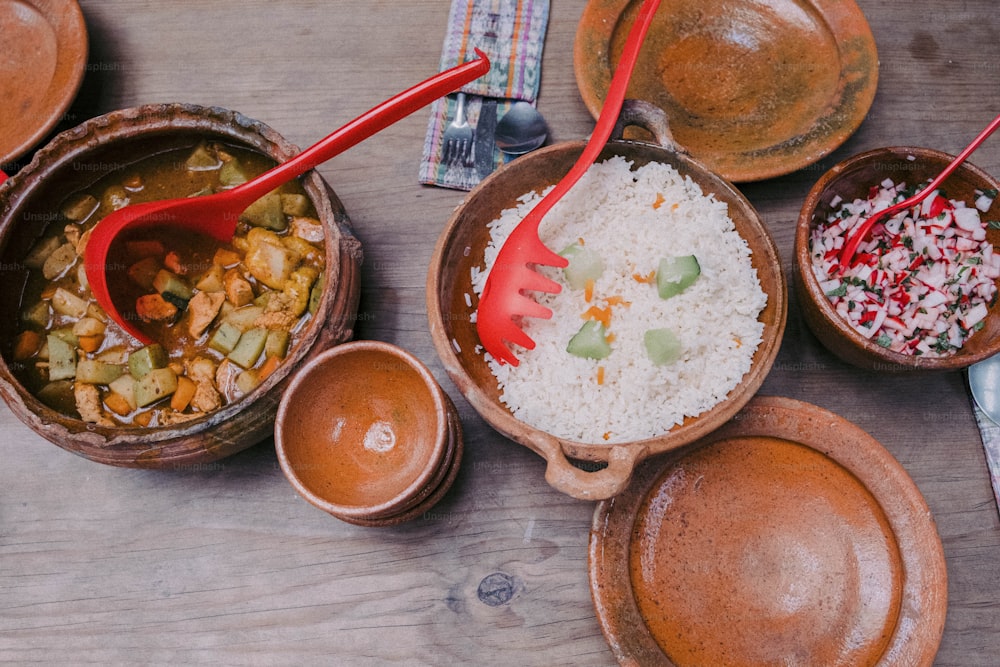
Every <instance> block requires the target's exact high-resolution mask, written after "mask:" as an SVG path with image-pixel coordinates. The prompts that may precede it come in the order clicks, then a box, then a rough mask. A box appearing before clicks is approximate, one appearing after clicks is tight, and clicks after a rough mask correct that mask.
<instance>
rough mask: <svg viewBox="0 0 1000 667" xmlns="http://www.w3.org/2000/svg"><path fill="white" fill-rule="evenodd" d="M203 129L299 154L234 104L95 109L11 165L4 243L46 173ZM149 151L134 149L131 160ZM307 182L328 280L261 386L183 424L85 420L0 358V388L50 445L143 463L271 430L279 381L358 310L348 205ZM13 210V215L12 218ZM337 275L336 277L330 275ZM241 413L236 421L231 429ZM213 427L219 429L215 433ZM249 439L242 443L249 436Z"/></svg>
mask: <svg viewBox="0 0 1000 667" xmlns="http://www.w3.org/2000/svg"><path fill="white" fill-rule="evenodd" d="M147 136H148V137H154V138H155V137H184V136H191V137H192V138H194V137H198V136H209V137H213V138H217V139H219V140H222V141H231V142H235V143H237V144H239V145H243V146H245V147H247V148H248V149H250V150H254V151H256V152H258V153H262V154H264V155H266V156H267V157H269V158H270V159H273V160H278V161H280V160H287V159H288V158H289V157H291V156H293V155H295V154H296V153H298V150H299V149H298V148H297V147H296V146H294V145H293V144H291V143H290V142H288V141H287V140H286V139H285V138H284V137H282V136H281V135H280V134H278V133H277V132H276V131H275V130H274V129H272V128H271V127H270V126H268V125H266V124H264V123H262V122H260V121H256V120H253V119H251V118H248V117H246V116H244V115H243V114H240V113H238V112H235V111H231V110H228V109H223V108H220V107H204V106H200V105H195V104H183V103H166V104H149V105H142V106H138V107H130V108H125V109H119V110H116V111H112V112H109V113H107V114H104V115H101V116H97V117H95V118H91V119H89V120H87V121H85V122H83V123H81V124H80V125H78V126H76V127H74V128H71V129H68V130H65V131H64V132H61V133H60V134H58V135H57V136H56V137H55V138H53V140H52V141H50V142H49V143H48V144H46V145H45V146H43V147H42V148H40V149H39V150H38V151H36V152H35V154H34V155H33V156H32V159H31V161H30V162H29V163H28V165H26V166H25V167H24V168H23V169H21V170H20V171H19V172H18V173H17V174H15V175H14V176H12V177H10V178H9V179H7V180H6V181H4V182H3V183H2V184H0V243H2V244H3V248H2V250H4V251H5V249H6V244H7V243H8V241H9V236H10V235H12V234H14V233H15V231H14V230H13V229H12V228H13V227H14V226H15V225H17V224H20V216H21V215H22V214H23V213H24V209H25V207H27V206H29V204H30V202H31V201H32V200H33V199H35V198H37V197H38V196H39V192H40V191H42V190H44V188H45V187H46V185H47V184H48V183H49V182H50V180H51V179H52V178H55V177H56V176H58V175H59V174H60V173H62V172H63V171H65V170H66V169H72V168H73V167H74V165H76V164H89V163H90V162H92V161H93V160H95V159H97V158H99V157H100V153H95V151H101V150H103V149H105V148H107V147H109V146H110V147H112V148H116V147H118V146H120V145H121V146H128V145H131V144H136V145H139V144H140V143H141V141H140V140H141V139H142V138H143V137H147ZM142 157H145V155H140V156H139V157H137V158H136V160H138V159H141V158H142ZM303 184H304V186H305V188H306V191H307V193H308V194H309V197H310V199H311V200H312V202H313V204H314V205H315V207H316V209H317V213H318V215H319V217H320V219H321V220H322V221H323V226H324V230H325V232H326V233H327V238H326V264H327V269H326V271H327V276H328V277H330V278H331V280H330V282H329V283H328V289H325V290H324V292H323V298H322V300H321V302H320V306H319V309H318V310H317V313H316V315H315V318H316V319H315V320H314V323H315V324H316V326H312V325H310V326H309V327H308V328H307V330H306V331H304V332H303V334H302V337H301V338H300V340H299V341H298V343H297V344H296V346H295V348H294V349H293V350H292V352H291V353H290V354H289V356H288V358H287V359H286V361H285V363H283V364H281V365H279V367H278V368H277V370H275V372H274V373H272V374H271V375H270V376H269V377H268V378H267V379H266V380H265V381H264V382H263V383H261V385H260V386H258V387H257V388H256V389H254V390H253V391H252V392H250V393H248V394H247V395H245V396H243V397H241V398H240V399H239V400H237V401H234V402H232V403H230V404H229V405H226V406H223V407H222V408H220V409H219V410H216V411H214V412H212V413H209V414H207V415H204V416H201V417H197V418H195V419H191V420H189V421H186V422H182V423H180V424H173V425H166V426H157V427H152V428H142V427H105V426H98V425H95V424H87V423H85V422H83V421H81V420H79V419H74V418H71V417H69V416H67V415H63V414H62V413H60V412H58V411H56V410H53V409H52V408H50V407H48V406H47V405H45V404H44V403H42V402H41V401H39V400H38V399H37V398H36V397H35V396H33V395H32V394H31V393H30V392H28V391H27V390H26V389H25V388H24V387H23V386H22V385H21V384H20V382H18V381H17V379H16V377H15V376H14V375H13V373H12V372H11V370H10V368H9V367H8V365H7V360H6V359H5V358H2V357H0V395H2V396H3V398H4V400H5V401H6V402H7V403H8V405H9V406H10V408H11V410H12V411H13V412H14V413H15V414H16V415H17V416H18V417H19V418H20V419H21V420H22V421H24V422H25V423H26V424H27V425H28V426H29V427H30V428H31V429H32V430H33V431H35V432H36V433H38V434H40V435H42V436H43V437H44V438H46V439H47V440H49V441H50V442H53V443H54V444H56V445H58V446H60V447H62V448H64V449H67V450H70V451H72V452H74V453H77V454H80V455H82V456H85V457H86V458H89V459H91V460H93V461H97V462H100V463H104V464H108V465H118V466H127V467H143V468H167V467H181V466H184V465H190V464H194V463H202V462H206V461H214V460H217V459H219V458H222V457H225V456H228V455H230V454H233V453H235V452H236V451H240V450H242V449H245V448H246V447H249V446H251V445H252V444H255V443H256V442H257V441H260V440H263V439H264V438H266V437H267V436H268V435H269V434H270V432H271V426H272V423H273V417H274V412H275V411H276V410H277V404H278V399H277V398H273V397H272V396H271V394H272V393H274V392H278V391H279V390H280V389H281V387H282V386H284V385H285V384H286V383H287V381H288V378H289V376H290V375H291V373H292V370H293V368H294V367H295V365H296V364H298V363H300V362H301V361H302V360H304V359H307V358H309V357H310V355H312V354H314V353H315V352H317V351H318V350H319V349H325V348H327V347H329V346H330V345H331V344H337V343H339V342H342V341H343V340H346V339H348V338H349V337H350V331H345V330H344V328H345V327H350V326H352V325H353V315H354V313H355V312H356V309H357V302H358V290H359V285H358V282H357V275H356V274H357V267H358V264H360V257H361V251H360V243H358V242H357V240H356V239H355V238H354V237H353V236H352V235H351V230H350V227H349V222H348V220H347V217H346V213H344V212H343V209H342V206H341V204H340V202H339V200H337V199H336V195H335V194H334V193H333V191H332V190H330V189H329V187H328V186H327V185H326V184H325V182H324V181H323V180H322V178H321V177H320V176H319V174H318V173H317V172H315V171H314V172H310V173H309V174H308V175H307V176H306V177H304V180H303ZM15 218H16V219H15ZM333 279H335V281H334V280H333ZM237 420H238V421H239V422H240V424H241V427H240V428H239V429H237V430H231V429H230V430H227V428H229V424H230V423H231V422H234V421H237ZM216 432H218V433H219V437H218V438H216V437H215V436H214V435H213V434H215V433H216ZM251 436H252V437H253V439H254V442H249V443H248V442H243V441H244V440H246V439H247V438H248V437H251Z"/></svg>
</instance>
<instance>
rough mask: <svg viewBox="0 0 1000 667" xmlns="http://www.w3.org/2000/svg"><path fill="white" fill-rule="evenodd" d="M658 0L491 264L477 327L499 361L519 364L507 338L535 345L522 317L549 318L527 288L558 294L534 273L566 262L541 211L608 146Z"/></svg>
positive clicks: (647, 6) (644, 10) (647, 8)
mask: <svg viewBox="0 0 1000 667" xmlns="http://www.w3.org/2000/svg"><path fill="white" fill-rule="evenodd" d="M659 4H660V0H645V2H643V4H642V7H640V8H639V15H638V16H637V17H636V19H635V23H634V24H632V28H631V29H630V30H629V33H628V38H627V39H626V40H625V46H624V48H623V50H622V55H621V59H620V60H619V61H618V66H617V67H616V68H615V73H614V76H613V77H612V78H611V84H610V86H608V94H607V97H605V98H604V105H603V106H602V107H601V113H600V115H599V116H598V118H597V124H596V126H595V127H594V132H593V134H591V135H590V140H589V141H588V142H587V145H586V146H585V147H584V149H583V153H581V154H580V157H579V158H578V159H577V161H576V163H575V164H574V165H573V167H572V168H571V169H570V170H569V172H568V173H567V174H566V175H565V176H563V178H562V180H560V181H559V182H558V183H557V184H556V186H555V187H554V188H552V190H551V191H550V192H549V194H547V195H545V197H543V198H542V200H541V201H540V202H538V203H537V204H535V207H534V208H533V209H531V211H529V212H528V214H527V215H526V216H524V219H523V220H521V222H520V223H518V225H517V227H515V228H514V231H513V232H511V235H510V236H509V237H508V238H507V241H506V242H505V243H504V244H503V247H502V248H500V253H499V254H498V255H497V258H496V261H494V262H493V266H492V268H491V269H490V274H489V276H488V277H487V279H486V285H485V286H484V287H483V293H482V296H481V297H480V299H479V308H478V312H477V315H476V329H477V330H478V331H479V339H480V340H481V341H482V343H483V347H484V348H485V349H486V351H487V352H489V353H490V354H491V355H492V356H493V357H494V358H495V359H498V360H500V361H501V362H505V363H508V364H511V365H512V366H517V364H518V363H519V362H518V359H517V357H516V356H515V355H514V353H513V351H512V350H511V349H510V348H509V347H508V346H507V343H508V342H509V343H513V344H516V345H520V346H522V347H524V348H527V349H529V350H530V349H533V348H534V347H535V341H533V340H532V339H531V337H530V336H529V335H528V334H526V333H525V332H524V330H523V329H522V328H521V324H520V318H521V317H538V318H541V319H548V318H550V317H552V311H551V310H550V309H548V308H546V307H545V306H543V305H541V304H540V303H538V302H537V301H535V300H534V299H532V298H531V297H530V296H528V295H527V294H525V292H528V291H536V292H548V293H550V294H558V293H559V291H560V289H561V286H560V285H559V283H557V282H555V281H553V280H550V279H548V278H546V277H545V276H543V275H542V274H540V273H538V271H536V270H535V267H536V266H538V265H545V266H554V267H559V268H561V267H565V266H566V265H567V264H568V261H567V260H566V258H565V257H562V256H560V255H557V254H556V253H555V252H553V251H552V250H550V249H549V248H548V247H546V246H545V244H544V243H542V240H541V239H540V238H539V237H538V227H539V225H540V224H541V222H542V218H544V217H545V214H546V213H548V212H549V210H551V209H552V207H553V206H555V204H556V202H558V201H559V200H560V199H562V197H563V196H564V195H565V194H566V193H567V192H569V190H570V189H571V188H572V187H573V186H574V185H575V184H576V182H577V181H578V180H580V177H581V176H583V175H584V174H585V173H586V172H587V169H589V168H590V165H592V164H593V163H594V160H596V159H597V156H598V155H599V154H600V152H601V149H603V148H604V145H605V144H607V142H608V138H609V137H610V136H611V131H612V130H613V129H614V127H615V123H616V122H617V120H618V115H619V113H621V109H622V102H623V101H624V99H625V89H626V88H627V87H628V82H629V79H630V78H631V76H632V70H633V69H634V68H635V63H636V61H637V60H638V58H639V50H640V49H641V48H642V42H643V40H644V39H645V37H646V33H647V32H648V31H649V26H650V24H651V23H652V22H653V16H654V14H655V13H656V8H657V7H658V6H659Z"/></svg>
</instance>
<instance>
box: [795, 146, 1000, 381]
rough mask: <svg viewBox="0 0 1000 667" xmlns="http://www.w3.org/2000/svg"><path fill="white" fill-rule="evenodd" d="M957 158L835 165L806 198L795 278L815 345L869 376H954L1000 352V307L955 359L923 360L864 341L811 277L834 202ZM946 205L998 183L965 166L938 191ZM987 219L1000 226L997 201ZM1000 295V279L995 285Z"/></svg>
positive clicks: (936, 155)
mask: <svg viewBox="0 0 1000 667" xmlns="http://www.w3.org/2000/svg"><path fill="white" fill-rule="evenodd" d="M953 159H954V157H953V156H951V155H949V154H947V153H942V152H941V151H937V150H933V149H930V148H914V147H908V146H899V147H890V148H877V149H875V150H871V151H867V152H864V153H860V154H858V155H855V156H854V157H850V158H848V159H846V160H844V161H843V162H841V163H840V164H837V165H836V166H834V167H833V168H831V169H830V170H829V171H827V172H826V173H825V174H823V176H822V177H821V178H820V179H819V180H818V181H817V182H816V184H815V185H814V186H813V187H812V189H811V190H810V191H809V194H808V195H807V196H806V200H805V203H804V204H803V205H802V210H801V212H800V213H799V220H798V223H797V227H796V229H795V261H794V263H793V266H792V277H793V282H794V284H795V292H796V295H797V297H798V300H799V304H800V306H801V309H802V314H803V316H804V318H805V321H806V324H807V325H808V326H809V329H810V330H812V332H813V334H815V335H816V338H818V339H819V341H820V343H822V344H823V346H824V347H826V348H827V349H828V350H830V351H831V352H832V353H833V354H834V355H836V356H837V357H839V358H840V359H841V360H843V361H846V362H847V363H849V364H852V365H854V366H858V367H860V368H864V369H867V370H875V371H884V372H889V373H903V372H911V371H954V370H959V369H962V368H966V367H967V366H970V365H971V364H974V363H976V362H979V361H982V360H983V359H986V358H987V357H991V356H993V355H994V354H996V353H997V352H1000V301H997V302H996V303H994V304H993V305H992V306H991V307H990V311H989V315H987V316H986V319H985V320H984V322H985V326H984V327H983V328H982V329H981V330H980V331H977V332H976V333H974V334H973V335H972V336H971V337H970V338H969V340H968V341H966V343H965V345H963V346H962V348H961V349H960V350H958V351H957V352H956V353H955V354H953V355H950V356H946V357H925V356H919V355H917V356H914V355H908V354H901V353H899V352H894V351H892V350H888V349H886V348H884V347H882V346H881V345H879V344H878V343H876V342H875V341H874V340H871V339H868V338H865V337H864V336H862V335H861V334H859V333H858V332H857V331H855V330H854V328H853V327H851V325H850V324H848V322H847V320H845V319H844V318H843V317H841V316H840V315H838V314H837V311H836V310H835V309H834V308H833V305H832V304H831V303H830V300H829V298H827V296H826V294H824V292H823V289H822V288H821V287H820V281H819V279H818V278H817V277H816V275H815V273H814V272H813V265H812V258H811V257H810V254H809V238H810V236H811V234H812V232H813V229H814V228H815V227H816V225H817V224H819V223H821V222H824V221H825V220H826V219H827V218H828V217H829V215H830V214H831V212H832V211H833V209H834V207H833V206H831V202H832V201H839V200H836V199H835V198H837V197H839V198H840V200H843V201H847V202H850V201H854V200H855V199H859V198H860V199H864V198H866V197H867V196H868V191H869V189H870V188H871V187H872V186H877V185H878V184H879V183H881V182H882V181H884V180H885V179H887V178H888V179H890V180H892V181H893V182H894V183H899V182H905V183H906V184H907V185H910V186H913V185H917V184H922V183H925V182H926V181H927V180H929V179H931V178H933V177H935V176H937V175H938V174H939V173H941V171H943V170H944V168H945V167H946V166H947V165H948V164H949V163H950V162H951V161H952V160H953ZM941 187H942V190H943V191H944V192H945V193H946V195H947V196H948V198H949V199H955V200H961V201H965V202H966V203H967V204H968V205H969V206H971V205H972V204H973V202H974V201H975V199H976V195H975V191H976V190H977V189H978V190H990V189H992V190H996V189H1000V182H998V181H997V179H995V178H993V177H992V176H990V175H989V174H987V173H986V172H985V171H983V170H982V169H980V168H979V167H976V166H975V165H973V164H971V163H969V162H965V163H964V164H962V165H961V166H959V167H958V169H957V170H956V171H955V173H953V174H952V175H951V176H950V177H949V178H948V179H947V180H946V181H945V182H944V184H943V185H942V186H941ZM981 215H982V219H983V220H1000V199H997V200H994V202H993V205H992V206H991V207H990V209H989V210H988V211H986V212H985V213H982V214H981ZM986 238H987V240H988V241H990V243H992V244H993V246H994V247H998V245H1000V230H997V229H993V228H988V229H987V231H986ZM997 286H998V288H1000V280H998V281H997Z"/></svg>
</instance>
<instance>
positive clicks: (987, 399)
mask: <svg viewBox="0 0 1000 667" xmlns="http://www.w3.org/2000/svg"><path fill="white" fill-rule="evenodd" d="M969 389H971V390H972V398H974V399H975V401H976V405H978V406H979V409H980V410H982V411H983V412H985V413H986V416H987V417H989V418H990V419H992V420H993V421H994V422H995V423H997V424H1000V354H995V355H993V356H992V357H990V358H989V359H984V360H983V361H980V362H979V363H977V364H972V365H971V366H969Z"/></svg>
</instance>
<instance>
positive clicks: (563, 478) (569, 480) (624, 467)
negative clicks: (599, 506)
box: [531, 432, 647, 501]
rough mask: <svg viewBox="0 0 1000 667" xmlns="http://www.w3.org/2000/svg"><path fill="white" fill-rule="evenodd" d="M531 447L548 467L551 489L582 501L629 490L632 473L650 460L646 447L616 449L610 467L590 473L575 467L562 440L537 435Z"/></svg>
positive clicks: (613, 495) (546, 479)
mask: <svg viewBox="0 0 1000 667" xmlns="http://www.w3.org/2000/svg"><path fill="white" fill-rule="evenodd" d="M531 440H532V442H531V444H532V445H534V449H535V450H536V451H537V452H538V453H539V454H541V455H542V456H543V457H544V458H545V461H546V463H547V466H546V468H545V481H546V482H548V483H549V486H551V487H552V488H554V489H556V490H557V491H561V492H562V493H565V494H566V495H568V496H571V497H573V498H577V499H579V500H594V501H597V500H606V499H608V498H613V497H615V496H617V495H618V494H619V493H621V492H622V491H624V490H625V487H626V486H628V483H629V482H630V481H631V480H632V471H633V470H634V469H635V466H636V464H637V463H639V461H641V460H642V459H644V458H645V457H646V454H647V452H646V448H645V447H636V446H623V447H612V448H611V450H610V451H609V452H608V466H607V467H606V468H603V469H601V470H595V471H592V472H588V471H586V470H583V469H581V468H578V467H576V466H575V465H573V464H572V463H571V462H570V460H569V459H568V458H566V454H565V453H564V452H563V448H562V445H561V444H560V442H559V440H557V439H556V438H553V437H551V436H549V435H546V434H544V433H541V432H536V433H535V435H534V437H532V439H531Z"/></svg>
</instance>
